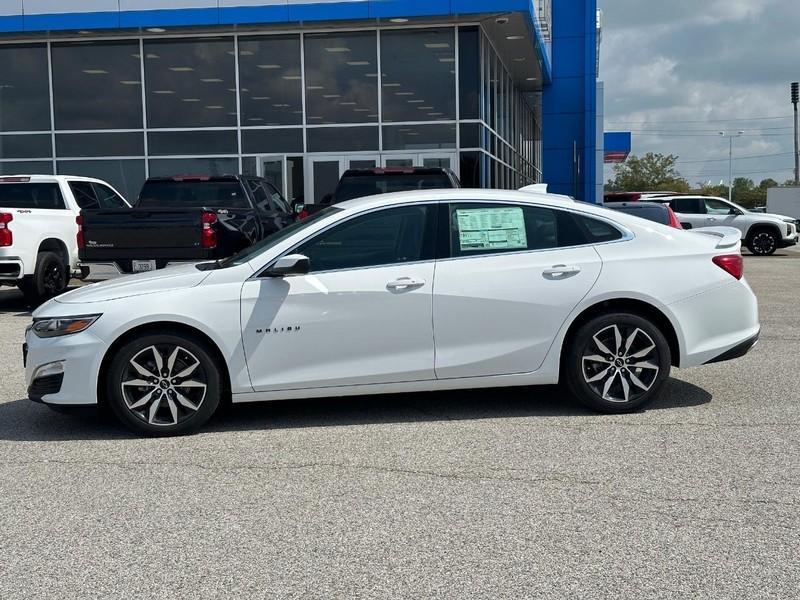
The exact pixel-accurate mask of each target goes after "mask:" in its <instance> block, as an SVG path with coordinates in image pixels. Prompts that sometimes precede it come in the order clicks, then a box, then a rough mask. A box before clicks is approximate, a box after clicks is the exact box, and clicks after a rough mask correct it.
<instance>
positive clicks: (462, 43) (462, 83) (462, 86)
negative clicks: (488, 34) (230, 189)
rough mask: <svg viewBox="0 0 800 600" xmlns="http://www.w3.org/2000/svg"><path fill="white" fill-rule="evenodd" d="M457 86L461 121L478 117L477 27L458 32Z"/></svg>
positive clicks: (478, 59) (479, 57) (479, 74)
mask: <svg viewBox="0 0 800 600" xmlns="http://www.w3.org/2000/svg"><path fill="white" fill-rule="evenodd" d="M458 70H459V73H458V86H459V99H460V102H461V106H460V114H461V118H462V119H477V118H478V117H479V116H480V90H481V56H480V38H479V33H478V28H477V27H461V28H460V29H459V30H458Z"/></svg>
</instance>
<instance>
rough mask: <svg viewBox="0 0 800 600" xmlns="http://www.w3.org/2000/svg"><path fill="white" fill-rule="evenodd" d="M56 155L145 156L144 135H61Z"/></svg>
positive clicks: (57, 140) (58, 136)
mask: <svg viewBox="0 0 800 600" xmlns="http://www.w3.org/2000/svg"><path fill="white" fill-rule="evenodd" d="M56 155H57V156H58V157H59V158H60V157H64V156H68V157H73V156H74V157H80V156H143V155H144V134H143V133H59V134H57V135H56Z"/></svg>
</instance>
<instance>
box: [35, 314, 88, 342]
mask: <svg viewBox="0 0 800 600" xmlns="http://www.w3.org/2000/svg"><path fill="white" fill-rule="evenodd" d="M99 318H100V315H84V316H82V317H53V318H50V319H34V320H33V327H32V329H33V333H35V334H36V335H37V336H38V337H40V338H50V337H58V336H61V335H70V334H73V333H80V332H81V331H85V330H87V329H88V328H89V327H90V326H91V324H92V323H94V322H95V321H97V319H99Z"/></svg>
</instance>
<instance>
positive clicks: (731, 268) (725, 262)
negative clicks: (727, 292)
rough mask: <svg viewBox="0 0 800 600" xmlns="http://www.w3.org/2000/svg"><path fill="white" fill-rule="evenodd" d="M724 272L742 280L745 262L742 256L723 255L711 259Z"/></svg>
mask: <svg viewBox="0 0 800 600" xmlns="http://www.w3.org/2000/svg"><path fill="white" fill-rule="evenodd" d="M711 260H712V261H713V262H714V264H715V265H717V266H718V267H719V268H720V269H722V270H723V271H726V272H727V273H729V274H730V275H732V276H733V277H735V278H736V279H741V278H742V275H744V260H743V259H742V255H741V254H723V255H722V256H715V257H714V258H712V259H711Z"/></svg>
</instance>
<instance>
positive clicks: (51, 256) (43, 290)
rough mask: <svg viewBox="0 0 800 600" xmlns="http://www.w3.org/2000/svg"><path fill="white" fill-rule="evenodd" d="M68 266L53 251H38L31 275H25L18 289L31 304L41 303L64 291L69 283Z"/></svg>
mask: <svg viewBox="0 0 800 600" xmlns="http://www.w3.org/2000/svg"><path fill="white" fill-rule="evenodd" d="M68 270H69V268H68V267H67V266H66V265H65V264H64V261H63V260H61V257H60V256H59V255H58V254H56V253H55V252H39V255H38V256H37V257H36V270H35V271H34V273H33V276H31V277H26V278H25V279H23V280H22V283H20V286H19V289H20V290H22V293H23V294H25V299H26V300H27V301H28V302H30V303H31V304H41V303H42V302H44V301H45V300H49V299H50V298H53V297H55V296H58V295H59V294H61V293H63V292H64V291H66V289H67V286H68V285H69V274H68Z"/></svg>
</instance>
